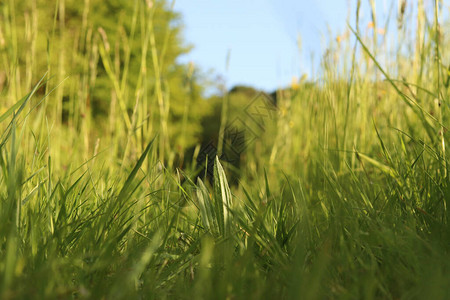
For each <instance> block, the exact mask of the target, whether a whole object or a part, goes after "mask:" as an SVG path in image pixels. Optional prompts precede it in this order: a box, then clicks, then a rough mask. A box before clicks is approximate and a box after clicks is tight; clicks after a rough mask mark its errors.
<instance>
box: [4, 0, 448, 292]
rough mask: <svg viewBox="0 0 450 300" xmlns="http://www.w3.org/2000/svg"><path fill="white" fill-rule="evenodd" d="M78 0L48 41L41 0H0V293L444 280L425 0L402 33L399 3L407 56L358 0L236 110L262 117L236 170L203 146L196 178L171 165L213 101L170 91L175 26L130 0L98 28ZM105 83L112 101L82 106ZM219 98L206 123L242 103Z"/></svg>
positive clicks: (441, 76)
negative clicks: (295, 72)
mask: <svg viewBox="0 0 450 300" xmlns="http://www.w3.org/2000/svg"><path fill="white" fill-rule="evenodd" d="M88 2H89V1H86V3H85V4H86V5H85V6H83V8H84V10H83V12H82V15H83V22H82V24H81V25H80V26H75V27H74V28H75V31H70V30H72V29H73V28H70V29H69V28H67V26H66V24H65V23H64V22H62V21H60V20H61V18H56V15H58V14H62V13H63V12H64V11H65V9H66V8H67V7H66V4H67V5H68V3H69V2H68V3H66V2H65V1H58V5H56V7H55V11H54V12H53V13H52V16H53V17H54V18H53V19H52V21H53V25H52V29H53V32H51V34H50V35H49V36H48V40H47V41H45V42H44V41H43V40H41V39H42V38H43V36H42V33H39V32H37V31H36V30H37V29H36V28H37V27H36V26H32V24H33V22H37V20H38V19H39V20H40V18H41V16H40V15H39V13H38V11H37V9H36V7H34V6H31V7H32V8H33V7H34V8H33V9H34V10H33V9H32V10H31V11H27V14H25V17H24V18H25V20H27V22H30V23H29V26H25V27H20V26H18V25H17V24H16V23H15V18H14V17H15V15H14V12H15V11H14V9H13V6H14V5H13V4H14V1H9V2H8V3H6V4H2V5H0V7H2V9H3V10H2V18H1V19H0V26H1V27H0V30H1V34H2V35H1V36H0V37H2V38H3V39H4V40H5V41H7V43H6V42H5V43H3V44H2V45H0V47H1V48H0V51H1V52H0V55H1V58H0V59H1V63H2V64H3V65H4V66H5V67H4V69H3V70H0V72H4V74H6V75H5V76H6V78H7V81H5V82H4V83H1V84H2V85H1V86H0V88H1V90H0V96H1V97H2V102H1V103H0V129H1V131H0V134H1V135H0V171H1V173H0V298H2V299H67V298H73V299H116V298H119V299H122V298H141V299H163V298H183V299H184V298H191V299H192V298H193V299H245V298H250V299H260V298H263V299H265V298H269V299H271V298H273V299H280V298H290V299H291V298H292V299H324V298H331V299H334V298H337V299H379V298H381V299H411V298H412V299H448V298H450V253H449V251H450V227H449V210H448V205H449V199H450V182H449V177H448V171H449V165H448V157H449V155H448V149H447V144H448V140H449V139H448V138H449V135H448V134H449V133H448V126H449V119H448V116H449V115H448V107H449V103H448V99H449V96H448V95H449V78H450V74H449V71H448V70H449V63H450V61H449V59H450V57H449V55H450V53H449V52H448V51H446V49H448V47H449V46H450V44H449V41H448V37H447V36H446V35H445V34H443V33H446V30H447V31H448V24H446V23H445V22H444V21H445V20H441V18H442V12H441V11H439V8H440V6H438V5H437V4H438V3H435V9H434V11H433V12H432V13H428V14H427V13H426V12H425V11H424V6H423V2H422V1H418V11H419V13H418V14H417V20H416V21H417V26H418V27H417V30H416V31H415V35H414V37H413V38H410V37H409V38H408V34H407V30H408V28H407V27H406V25H405V24H404V22H405V19H404V18H405V15H404V14H405V12H404V11H403V10H402V6H400V10H399V12H398V14H399V15H398V16H397V17H398V19H397V22H398V26H397V31H398V32H396V36H398V37H399V39H401V40H402V41H404V42H405V43H409V44H408V45H413V48H414V50H413V53H414V55H413V56H407V55H405V53H404V52H403V50H402V49H400V48H396V47H394V46H392V49H391V48H389V44H388V43H387V42H386V40H385V39H384V37H385V36H389V32H388V30H389V28H388V26H387V25H386V26H385V27H383V26H381V25H380V24H378V23H377V15H376V13H375V10H374V5H375V4H374V1H371V2H370V3H371V5H372V14H371V18H372V25H371V26H372V28H369V29H371V30H372V31H369V33H368V34H365V33H364V32H363V30H362V27H363V26H362V25H360V24H359V10H357V12H356V16H355V18H356V26H355V27H354V28H353V27H352V26H351V25H349V29H348V32H347V33H344V34H342V35H339V38H338V39H332V40H330V42H329V45H328V51H327V52H326V53H325V54H324V57H323V59H322V64H321V65H322V66H321V70H320V78H319V79H317V80H315V81H314V82H308V81H305V79H304V78H303V80H301V81H300V82H298V81H296V82H295V88H292V89H288V90H285V91H279V92H278V97H277V103H276V109H274V111H275V115H276V118H275V119H274V120H271V121H270V122H269V121H267V122H266V123H264V126H263V127H262V126H260V125H261V124H253V125H252V126H254V127H249V129H248V130H254V131H257V130H260V131H258V132H257V138H255V139H254V140H253V141H252V143H249V144H248V147H247V149H246V150H245V152H244V153H243V154H242V156H241V157H240V166H239V170H238V171H236V170H233V168H232V167H233V166H232V164H231V163H230V162H229V161H226V159H222V161H221V162H220V161H219V159H218V158H216V160H215V164H214V169H213V172H212V173H213V178H209V177H208V176H206V177H203V176H202V174H205V172H202V171H201V170H199V168H200V166H197V165H196V163H195V161H196V160H195V158H193V159H192V160H190V158H188V159H187V161H189V162H190V161H192V163H191V164H189V165H187V166H184V168H183V169H177V168H176V166H177V164H176V163H175V162H176V159H177V157H179V156H181V157H183V156H184V155H186V156H187V155H188V153H190V152H189V149H188V148H189V146H191V147H192V148H193V149H196V150H194V151H192V152H193V153H194V156H195V155H198V151H199V149H200V143H201V142H209V141H197V140H193V141H190V140H188V139H195V135H193V134H192V135H191V133H190V132H189V131H188V129H187V128H185V126H187V125H189V124H188V123H189V122H194V120H196V121H195V122H198V123H199V124H200V121H201V120H202V119H207V117H208V113H211V111H209V110H208V109H203V108H202V109H203V110H201V111H200V110H199V112H196V110H195V108H192V107H191V104H194V100H195V99H194V98H192V99H189V102H183V103H184V105H182V107H174V106H173V105H172V104H171V100H172V99H173V98H172V96H174V95H173V94H176V92H175V91H172V90H171V89H170V84H173V82H172V83H171V82H169V79H166V78H168V77H170V76H169V75H168V74H167V73H168V72H169V71H168V69H167V66H165V64H166V63H167V62H166V61H165V60H164V55H165V52H164V51H165V50H164V49H166V50H167V47H169V46H168V45H169V44H168V43H170V36H171V35H170V34H171V31H170V28H169V27H167V28H163V29H164V30H162V31H160V32H159V34H161V32H162V34H161V35H160V36H159V37H158V38H157V37H156V36H155V30H156V29H155V27H154V23H153V21H154V19H153V17H154V16H155V14H157V11H156V9H157V8H155V7H156V5H155V6H154V5H151V3H153V2H150V1H147V2H145V3H144V2H142V3H141V2H140V1H135V2H133V6H132V10H131V11H132V14H131V15H130V16H127V17H129V18H130V20H128V19H125V20H124V19H121V20H120V21H119V25H118V26H117V28H118V29H117V31H118V33H117V36H119V38H117V39H116V40H115V41H110V40H108V34H107V33H106V31H105V30H104V29H102V27H95V26H94V25H93V24H94V21H95V20H90V19H89V5H87V3H88ZM158 3H159V2H158ZM358 4H359V1H358ZM443 8H445V6H443ZM441 9H442V8H441ZM17 17H19V16H17ZM20 17H22V16H20ZM58 20H59V21H60V24H59V25H58ZM47 21H48V20H47ZM438 21H440V22H438ZM125 23H126V24H128V25H127V26H129V27H126V26H125V25H123V24H125ZM27 24H28V23H27ZM400 25H401V26H400ZM368 27H370V26H368ZM20 28H25V32H24V33H22V32H17V31H18V30H19V29H20ZM126 28H129V31H128V29H126ZM138 28H139V30H138ZM374 28H382V29H383V30H384V31H383V34H381V33H380V32H381V31H377V30H373V29H374ZM74 32H75V33H74ZM377 32H378V33H377ZM138 33H139V34H138ZM22 34H23V36H25V38H26V39H27V41H28V42H29V45H30V47H29V48H26V49H19V48H18V46H17V45H18V42H19V38H18V37H19V36H22ZM73 36H78V37H80V38H79V40H77V41H78V42H77V43H79V44H78V45H77V46H76V47H70V48H69V47H67V48H64V45H65V44H64V40H66V42H67V39H70V37H73ZM81 36H83V37H84V38H81ZM161 37H162V39H159V38H161ZM344 37H345V38H344ZM74 40H76V39H74ZM0 42H1V40H0ZM69 45H71V46H73V45H72V44H69ZM39 47H41V48H42V47H46V48H45V49H46V50H45V53H46V54H47V55H48V57H38V56H36V52H35V51H38V50H36V49H38V48H39ZM131 47H138V48H139V49H140V52H139V53H140V54H139V56H138V57H136V56H132V55H131V52H132V49H131ZM59 48H62V49H59ZM40 53H42V52H40ZM19 57H26V59H25V60H22V59H20V60H19V59H18V58H19ZM149 58H151V61H152V62H149V61H147V59H149ZM69 62H70V63H69ZM155 62H157V63H155ZM131 64H137V65H138V66H139V68H138V74H130V72H131V70H132V68H131V67H130V65H131ZM69 65H70V66H75V67H76V68H77V70H76V72H75V71H74V70H72V69H71V68H70V67H68V66H69ZM99 66H101V69H99V68H100V67H99ZM42 68H44V69H45V70H46V71H47V73H46V74H45V75H44V74H36V70H41V69H42ZM191 68H192V66H191ZM150 70H151V71H150ZM101 72H103V73H102V74H99V73H101ZM188 74H189V75H188V76H186V78H185V82H184V84H185V85H182V88H183V89H185V90H189V89H190V88H191V89H193V83H192V81H191V80H193V75H192V74H193V71H192V69H191V70H188ZM0 75H1V74H0ZM22 75H23V76H22ZM130 77H132V78H133V79H136V80H137V82H132V83H130V82H129V81H130V80H129V78H130ZM177 80H178V79H177ZM174 82H178V81H176V80H175V81H174ZM180 82H181V80H180ZM180 85H181V83H180ZM189 86H190V88H189ZM98 87H100V88H101V89H104V90H107V91H108V93H109V94H108V93H106V95H110V101H109V102H107V103H108V104H109V105H110V106H109V108H108V109H107V112H106V116H100V117H99V116H94V113H93V110H94V108H93V107H91V106H90V105H91V104H90V102H89V99H90V98H89V97H90V96H89V95H93V94H94V92H93V91H92V90H90V89H94V88H98ZM171 92H173V93H171ZM190 92H192V91H190ZM175 96H176V95H175ZM175 96H174V97H175ZM224 98H225V100H226V101H225V100H223V101H225V102H221V103H219V105H218V107H220V108H221V109H222V110H221V111H220V113H221V114H220V115H221V118H222V119H221V120H215V121H216V122H217V124H216V125H217V128H220V130H219V131H220V132H218V134H219V136H224V135H225V134H226V133H225V131H226V130H225V128H226V126H227V124H228V123H227V122H231V121H233V120H234V119H235V118H236V116H237V117H242V115H241V114H242V111H243V110H244V107H246V106H247V104H248V103H243V102H245V101H249V99H246V98H245V97H244V98H241V97H240V96H239V95H237V96H236V95H233V94H231V93H230V94H229V95H228V94H226V95H225V96H224ZM191 100H192V102H191ZM250 100H251V99H250ZM211 101H212V100H211ZM205 105H206V104H205ZM211 105H212V104H211ZM174 110H179V111H180V113H179V114H178V115H179V116H181V117H180V118H179V120H178V121H179V122H178V123H173V124H172V123H171V122H170V120H172V119H171V118H170V116H171V115H170V113H171V112H172V111H174ZM211 110H213V109H211ZM196 113H197V114H198V115H196ZM202 114H203V115H202ZM174 119H176V118H174ZM197 125H198V124H197ZM181 126H184V127H183V128H180V127H181ZM199 126H200V125H199ZM204 126H206V127H207V126H212V125H210V124H206V125H204ZM258 128H259V129H258ZM261 128H263V129H261ZM174 132H182V133H183V136H182V137H181V138H180V137H179V136H178V135H175V134H174ZM247 137H248V135H247ZM178 138H179V139H180V140H182V141H183V142H182V143H181V145H182V146H181V148H177V147H176V146H175V144H176V143H175V142H174V141H173V140H171V139H178ZM222 142H223V141H222ZM225 144H226V143H225V142H223V144H222V146H221V149H220V151H222V147H223V149H225V146H224V145H225ZM195 147H197V148H195ZM180 153H182V154H180ZM196 174H201V175H200V176H198V177H197V176H195V175H196ZM196 177H197V178H196Z"/></svg>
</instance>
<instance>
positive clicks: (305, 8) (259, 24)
mask: <svg viewBox="0 0 450 300" xmlns="http://www.w3.org/2000/svg"><path fill="white" fill-rule="evenodd" d="M362 2H363V3H364V4H365V5H364V6H363V8H362V18H363V20H364V19H366V20H367V18H368V16H369V13H370V11H369V10H368V7H367V3H368V2H369V1H364V0H363V1H362ZM355 3H356V0H320V1H313V0H309V1H307V0H297V1H295V0H278V1H276V0H177V1H176V2H175V7H174V9H175V10H176V11H178V12H180V13H181V14H182V18H183V23H184V25H185V29H184V38H185V41H186V42H187V43H189V44H192V45H193V46H194V48H193V50H192V51H191V53H189V54H188V55H185V56H183V57H182V58H181V60H182V61H183V62H188V61H192V62H194V63H195V65H196V66H198V67H199V68H200V69H202V70H203V71H208V70H214V74H217V75H221V76H223V78H224V79H225V82H226V84H227V86H228V87H232V86H233V85H236V84H247V85H252V86H254V87H257V88H260V89H264V90H266V91H271V90H275V89H276V88H280V87H284V86H287V85H289V84H290V82H291V81H292V78H293V76H297V77H301V75H302V74H303V73H306V74H308V75H309V76H311V74H312V71H311V70H312V68H313V67H317V64H318V62H319V61H320V57H321V53H322V52H323V49H324V48H325V46H326V44H327V41H328V40H329V39H330V33H329V31H331V38H334V37H335V36H337V35H338V34H339V33H342V32H343V31H344V30H345V29H346V26H347V25H346V24H347V23H346V22H347V15H348V12H349V5H350V9H351V11H350V12H351V20H354V11H355V7H354V6H355ZM376 3H377V10H378V12H377V13H378V14H382V13H383V12H386V11H388V10H389V8H390V7H391V6H390V4H391V1H390V0H376ZM394 8H396V6H394ZM367 22H368V21H367ZM299 36H300V38H301V45H302V47H301V52H300V51H299V47H298V43H297V41H298V37H299ZM228 51H230V61H229V67H228V70H227V68H226V58H227V53H228ZM311 54H313V57H314V58H313V59H312V58H311V57H312V56H311Z"/></svg>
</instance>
